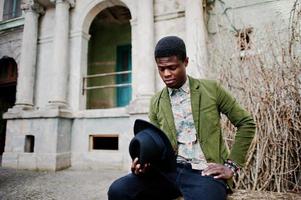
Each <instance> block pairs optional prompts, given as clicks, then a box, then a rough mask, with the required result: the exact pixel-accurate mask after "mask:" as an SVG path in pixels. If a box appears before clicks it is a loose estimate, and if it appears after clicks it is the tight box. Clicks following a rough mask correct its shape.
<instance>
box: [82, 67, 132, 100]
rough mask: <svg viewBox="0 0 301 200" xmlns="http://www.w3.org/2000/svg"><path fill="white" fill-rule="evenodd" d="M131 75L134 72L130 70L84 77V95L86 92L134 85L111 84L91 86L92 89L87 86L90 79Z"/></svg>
mask: <svg viewBox="0 0 301 200" xmlns="http://www.w3.org/2000/svg"><path fill="white" fill-rule="evenodd" d="M131 73H132V71H131V70H128V71H120V72H109V73H101V74H93V75H87V76H84V77H83V88H82V94H85V91H86V90H95V89H104V88H117V87H127V86H131V85H132V83H120V84H109V85H99V86H90V87H88V86H87V82H88V79H91V78H99V77H107V76H115V75H122V74H131Z"/></svg>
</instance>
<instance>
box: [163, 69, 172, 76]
mask: <svg viewBox="0 0 301 200" xmlns="http://www.w3.org/2000/svg"><path fill="white" fill-rule="evenodd" d="M163 75H164V76H165V77H168V76H170V75H171V73H170V71H169V70H168V69H166V70H164V73H163Z"/></svg>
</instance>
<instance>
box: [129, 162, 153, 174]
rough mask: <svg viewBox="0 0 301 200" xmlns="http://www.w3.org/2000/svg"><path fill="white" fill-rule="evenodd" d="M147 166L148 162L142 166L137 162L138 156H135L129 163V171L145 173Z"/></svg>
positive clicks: (148, 166) (148, 165)
mask: <svg viewBox="0 0 301 200" xmlns="http://www.w3.org/2000/svg"><path fill="white" fill-rule="evenodd" d="M149 168H150V163H146V164H144V166H142V165H141V164H140V163H138V158H135V159H134V160H133V162H132V165H131V171H132V173H134V174H136V175H142V174H145V173H146V172H147V171H148V170H149Z"/></svg>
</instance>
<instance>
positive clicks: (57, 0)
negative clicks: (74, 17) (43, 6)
mask: <svg viewBox="0 0 301 200" xmlns="http://www.w3.org/2000/svg"><path fill="white" fill-rule="evenodd" d="M50 2H51V3H53V4H57V3H63V2H67V3H69V5H70V7H71V8H74V6H75V0H50Z"/></svg>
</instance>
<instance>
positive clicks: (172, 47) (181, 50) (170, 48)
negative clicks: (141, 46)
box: [155, 36, 186, 61]
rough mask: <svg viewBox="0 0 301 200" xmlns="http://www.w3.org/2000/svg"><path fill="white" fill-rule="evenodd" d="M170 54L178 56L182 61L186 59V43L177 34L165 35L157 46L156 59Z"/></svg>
mask: <svg viewBox="0 0 301 200" xmlns="http://www.w3.org/2000/svg"><path fill="white" fill-rule="evenodd" d="M170 56H177V58H178V59H179V60H181V61H184V60H185V59H186V47H185V43H184V41H183V40H182V39H181V38H179V37H177V36H167V37H163V38H161V39H160V40H159V41H158V43H157V45H156V47H155V59H157V58H162V57H170Z"/></svg>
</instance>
